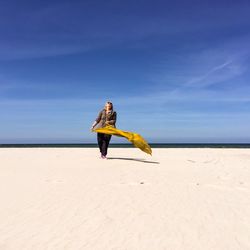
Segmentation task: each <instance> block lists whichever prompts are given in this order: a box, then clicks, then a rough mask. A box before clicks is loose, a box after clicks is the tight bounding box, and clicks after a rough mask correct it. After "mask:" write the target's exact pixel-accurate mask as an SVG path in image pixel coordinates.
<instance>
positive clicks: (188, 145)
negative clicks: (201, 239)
mask: <svg viewBox="0 0 250 250" xmlns="http://www.w3.org/2000/svg"><path fill="white" fill-rule="evenodd" d="M149 145H150V147H151V148H250V143H149ZM97 147H98V145H97V144H96V143H74V144H65V143H61V144H60V143H50V144H45V143H43V144H0V148H97ZM109 147H110V148H133V147H134V146H133V145H132V144H125V143H111V144H110V145H109Z"/></svg>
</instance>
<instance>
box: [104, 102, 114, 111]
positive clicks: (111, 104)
mask: <svg viewBox="0 0 250 250" xmlns="http://www.w3.org/2000/svg"><path fill="white" fill-rule="evenodd" d="M107 104H110V105H111V110H113V103H112V102H110V101H107V102H106V103H105V106H104V109H105V110H106V105H107Z"/></svg>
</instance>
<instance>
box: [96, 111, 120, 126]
mask: <svg viewBox="0 0 250 250" xmlns="http://www.w3.org/2000/svg"><path fill="white" fill-rule="evenodd" d="M116 116H117V115H116V112H115V111H113V110H111V113H110V114H106V111H105V109H103V110H101V111H100V112H99V114H98V116H97V118H96V119H95V121H96V122H97V123H100V124H99V126H98V127H100V128H103V127H105V126H107V125H112V126H113V127H115V123H116ZM106 121H108V124H107V125H106V124H105V122H106Z"/></svg>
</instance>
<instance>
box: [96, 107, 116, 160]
mask: <svg viewBox="0 0 250 250" xmlns="http://www.w3.org/2000/svg"><path fill="white" fill-rule="evenodd" d="M98 123H100V126H99V127H100V128H103V127H105V126H107V125H111V126H113V127H115V123H116V112H115V111H113V104H112V102H106V104H105V107H104V109H102V110H101V111H100V112H99V114H98V116H97V118H96V119H95V121H94V123H93V125H92V127H91V129H94V127H95V126H96V125H97V124H98ZM111 136H112V135H108V134H102V133H97V142H98V145H99V149H100V152H101V158H102V159H107V157H106V155H107V152H108V146H109V142H110V139H111Z"/></svg>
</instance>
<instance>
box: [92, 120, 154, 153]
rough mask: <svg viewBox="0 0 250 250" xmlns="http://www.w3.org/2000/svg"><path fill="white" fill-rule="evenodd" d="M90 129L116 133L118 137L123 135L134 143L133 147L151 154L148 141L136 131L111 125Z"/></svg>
mask: <svg viewBox="0 0 250 250" xmlns="http://www.w3.org/2000/svg"><path fill="white" fill-rule="evenodd" d="M92 131H94V132H97V133H103V134H109V135H116V136H120V137H125V138H127V139H128V140H129V141H130V142H132V143H133V144H134V146H135V147H137V148H139V149H141V150H142V151H144V152H145V153H147V154H150V155H152V149H151V148H150V146H149V145H148V143H147V142H146V141H145V139H144V138H143V137H142V136H141V135H139V134H136V133H133V132H129V131H123V130H120V129H117V128H114V127H112V126H110V125H109V126H106V127H104V128H97V129H93V130H92Z"/></svg>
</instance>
